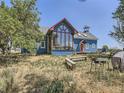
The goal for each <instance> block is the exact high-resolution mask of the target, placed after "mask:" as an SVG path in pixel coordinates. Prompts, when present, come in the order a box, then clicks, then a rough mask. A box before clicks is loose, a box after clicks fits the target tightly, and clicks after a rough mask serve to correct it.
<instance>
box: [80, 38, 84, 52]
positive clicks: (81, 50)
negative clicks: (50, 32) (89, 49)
mask: <svg viewBox="0 0 124 93" xmlns="http://www.w3.org/2000/svg"><path fill="white" fill-rule="evenodd" d="M84 48H85V43H84V40H82V41H80V52H81V53H83V52H84Z"/></svg>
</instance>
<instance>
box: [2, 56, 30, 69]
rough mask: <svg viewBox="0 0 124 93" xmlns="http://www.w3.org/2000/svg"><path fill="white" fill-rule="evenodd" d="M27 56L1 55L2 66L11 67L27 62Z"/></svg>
mask: <svg viewBox="0 0 124 93" xmlns="http://www.w3.org/2000/svg"><path fill="white" fill-rule="evenodd" d="M27 57H28V56H27V55H19V54H11V55H0V66H5V67H6V66H9V65H11V64H17V63H19V62H22V61H23V60H25V59H26V58H27Z"/></svg>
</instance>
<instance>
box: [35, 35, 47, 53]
mask: <svg viewBox="0 0 124 93" xmlns="http://www.w3.org/2000/svg"><path fill="white" fill-rule="evenodd" d="M43 41H45V47H44V48H42V47H41V46H40V44H41V43H37V45H36V47H37V53H36V54H37V55H40V54H46V53H47V38H46V36H45V38H44V40H43Z"/></svg>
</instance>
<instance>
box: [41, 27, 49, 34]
mask: <svg viewBox="0 0 124 93" xmlns="http://www.w3.org/2000/svg"><path fill="white" fill-rule="evenodd" d="M48 29H49V27H41V28H40V31H41V32H43V34H44V35H46V33H47V32H48Z"/></svg>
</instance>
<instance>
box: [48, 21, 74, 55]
mask: <svg viewBox="0 0 124 93" xmlns="http://www.w3.org/2000/svg"><path fill="white" fill-rule="evenodd" d="M75 32H76V30H75V29H74V28H73V27H72V25H71V24H70V23H69V22H68V21H67V20H66V19H64V20H62V21H60V22H59V23H58V24H56V25H54V26H53V27H51V28H50V29H49V31H48V33H47V52H48V53H51V54H56V53H61V54H62V53H67V54H68V53H72V51H73V49H74V33H75Z"/></svg>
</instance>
